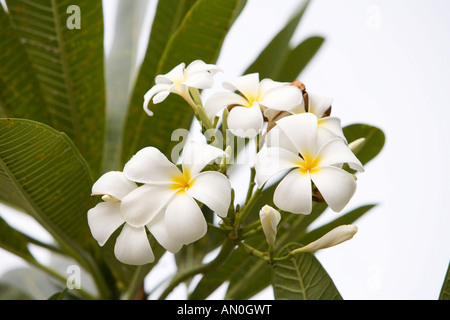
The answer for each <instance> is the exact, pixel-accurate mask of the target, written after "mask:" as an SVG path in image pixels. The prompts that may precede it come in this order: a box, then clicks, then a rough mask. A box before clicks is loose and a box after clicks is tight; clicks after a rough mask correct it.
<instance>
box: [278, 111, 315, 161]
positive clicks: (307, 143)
mask: <svg viewBox="0 0 450 320" xmlns="http://www.w3.org/2000/svg"><path fill="white" fill-rule="evenodd" d="M277 126H278V127H279V128H280V130H282V131H283V132H284V133H285V135H286V136H287V137H288V139H289V140H290V141H291V142H292V144H293V145H294V146H295V148H296V150H297V151H298V152H299V153H300V154H302V155H303V156H305V155H314V154H316V152H317V147H318V146H317V131H318V124H317V117H316V116H315V115H314V114H312V113H301V114H296V115H292V116H288V117H285V118H283V119H280V120H278V121H277Z"/></svg>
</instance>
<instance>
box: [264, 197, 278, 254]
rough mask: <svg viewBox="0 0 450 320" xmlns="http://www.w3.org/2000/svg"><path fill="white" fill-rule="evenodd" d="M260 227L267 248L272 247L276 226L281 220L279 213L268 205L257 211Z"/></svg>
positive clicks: (275, 235)
mask: <svg viewBox="0 0 450 320" xmlns="http://www.w3.org/2000/svg"><path fill="white" fill-rule="evenodd" d="M259 218H260V220H261V226H262V229H263V232H264V235H265V236H266V240H267V243H268V244H269V246H273V244H274V243H275V239H276V237H277V226H278V223H279V222H280V220H281V215H280V213H279V212H278V211H277V210H275V209H274V208H272V207H271V206H269V205H265V206H264V207H262V209H261V210H260V211H259Z"/></svg>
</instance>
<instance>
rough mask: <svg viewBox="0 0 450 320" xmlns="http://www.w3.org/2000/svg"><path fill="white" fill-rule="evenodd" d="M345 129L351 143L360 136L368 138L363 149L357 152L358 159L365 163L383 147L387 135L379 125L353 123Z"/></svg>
mask: <svg viewBox="0 0 450 320" xmlns="http://www.w3.org/2000/svg"><path fill="white" fill-rule="evenodd" d="M343 131H344V135H345V137H346V138H347V141H348V142H349V143H350V142H353V141H355V140H357V139H359V138H365V139H366V141H365V143H364V145H363V147H362V148H361V150H359V151H358V152H355V154H356V156H357V157H358V159H359V160H360V161H361V163H362V164H364V165H365V164H366V163H368V162H369V161H370V160H372V159H373V158H375V157H376V156H377V155H378V154H379V153H380V152H381V150H382V149H383V146H384V143H385V135H384V133H383V131H382V130H381V129H379V128H377V127H374V126H371V125H368V124H352V125H349V126H347V127H345V128H343Z"/></svg>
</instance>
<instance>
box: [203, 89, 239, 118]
mask: <svg viewBox="0 0 450 320" xmlns="http://www.w3.org/2000/svg"><path fill="white" fill-rule="evenodd" d="M246 101H247V100H246V99H245V98H244V97H242V96H240V95H238V94H236V93H234V92H216V93H214V94H213V95H211V97H209V98H208V100H206V103H205V112H206V115H207V116H208V118H209V119H210V120H213V119H214V117H215V116H216V114H217V113H218V112H219V111H220V110H221V109H223V108H225V107H227V106H229V105H240V106H242V105H244V104H245V103H246Z"/></svg>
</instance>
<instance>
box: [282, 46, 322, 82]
mask: <svg viewBox="0 0 450 320" xmlns="http://www.w3.org/2000/svg"><path fill="white" fill-rule="evenodd" d="M324 41H325V39H324V38H322V37H310V38H307V39H306V40H304V41H303V42H301V43H300V44H299V45H298V46H297V47H295V48H294V49H291V50H290V52H289V53H288V54H287V57H286V59H285V61H284V63H283V65H282V66H281V67H280V68H279V70H278V72H277V74H275V75H274V76H273V78H274V79H277V80H278V81H284V82H292V81H294V80H295V79H297V77H298V75H299V74H300V73H301V72H302V71H303V69H305V67H306V66H307V64H308V63H309V62H310V61H311V60H312V58H313V57H314V56H315V55H316V53H317V52H318V51H319V49H320V47H321V46H322V44H323V42H324Z"/></svg>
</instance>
